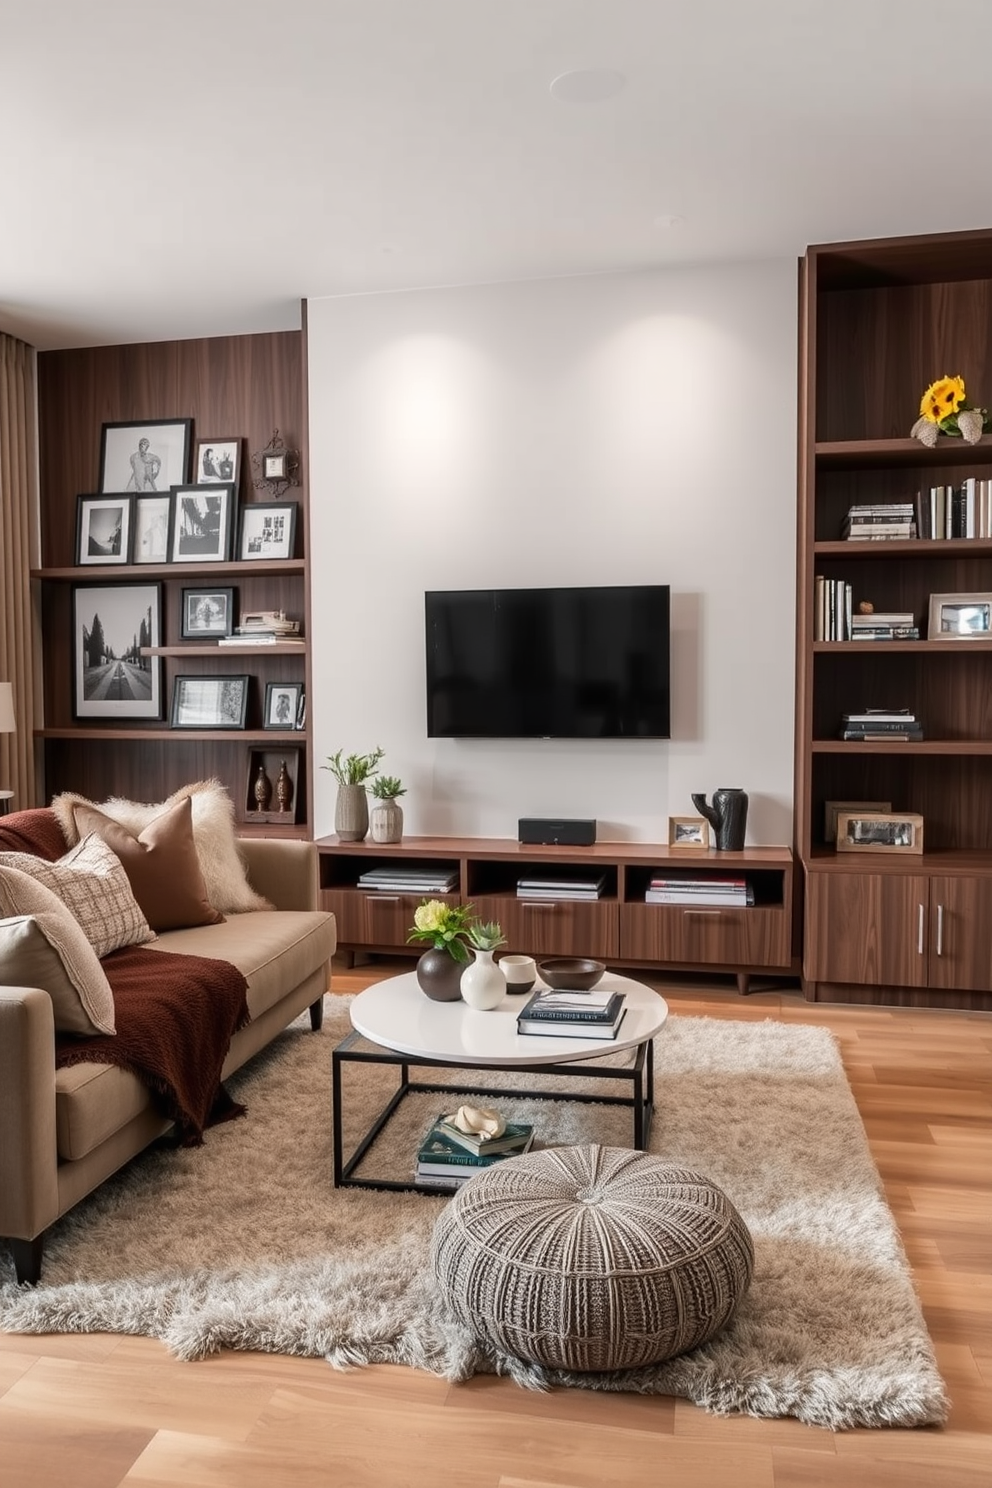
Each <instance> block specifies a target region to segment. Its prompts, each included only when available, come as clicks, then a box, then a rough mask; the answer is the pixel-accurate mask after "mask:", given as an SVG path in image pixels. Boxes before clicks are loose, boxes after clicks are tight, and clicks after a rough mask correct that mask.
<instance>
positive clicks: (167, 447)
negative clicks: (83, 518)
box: [100, 419, 193, 496]
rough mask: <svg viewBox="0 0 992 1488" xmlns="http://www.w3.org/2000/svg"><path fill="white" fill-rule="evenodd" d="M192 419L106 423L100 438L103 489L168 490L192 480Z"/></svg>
mask: <svg viewBox="0 0 992 1488" xmlns="http://www.w3.org/2000/svg"><path fill="white" fill-rule="evenodd" d="M192 433H193V420H192V419H130V420H128V421H127V422H126V423H122V424H104V425H103V431H102V434H101V438H100V491H101V494H103V493H105V492H108V491H128V492H133V493H134V494H135V495H136V496H140V495H142V493H145V494H147V493H149V492H154V491H160V492H165V491H168V490H169V489H170V487H172V486H178V485H182V483H183V482H184V481H187V480H189V445H190V438H191V436H192Z"/></svg>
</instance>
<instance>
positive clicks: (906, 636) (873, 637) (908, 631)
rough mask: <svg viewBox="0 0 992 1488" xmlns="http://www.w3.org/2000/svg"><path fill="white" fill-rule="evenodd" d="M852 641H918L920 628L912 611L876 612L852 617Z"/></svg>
mask: <svg viewBox="0 0 992 1488" xmlns="http://www.w3.org/2000/svg"><path fill="white" fill-rule="evenodd" d="M850 638H851V640H852V641H918V640H919V639H920V630H919V626H918V625H916V623H915V621H914V618H913V612H912V610H886V611H875V612H873V613H872V614H870V615H852V616H851V637H850Z"/></svg>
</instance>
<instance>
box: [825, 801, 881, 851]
mask: <svg viewBox="0 0 992 1488" xmlns="http://www.w3.org/2000/svg"><path fill="white" fill-rule="evenodd" d="M891 810H892V802H891V801H824V803H823V840H824V842H836V841H837V817H838V816H839V814H840V813H841V812H842V811H852V812H853V811H857V812H860V813H862V815H872V816H874V815H876V814H880V815H883V816H884V815H885V813H886V812H888V811H891Z"/></svg>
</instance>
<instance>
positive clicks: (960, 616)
mask: <svg viewBox="0 0 992 1488" xmlns="http://www.w3.org/2000/svg"><path fill="white" fill-rule="evenodd" d="M927 639H928V640H931V641H992V594H931V596H930V617H929V624H928V626H927Z"/></svg>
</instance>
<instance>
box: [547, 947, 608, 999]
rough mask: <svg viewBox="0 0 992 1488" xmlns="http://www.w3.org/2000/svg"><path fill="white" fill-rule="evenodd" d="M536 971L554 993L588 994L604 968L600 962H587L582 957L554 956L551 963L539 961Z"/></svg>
mask: <svg viewBox="0 0 992 1488" xmlns="http://www.w3.org/2000/svg"><path fill="white" fill-rule="evenodd" d="M537 969H538V971H539V972H540V973H541V979H542V981H545V982H547V984H548V986H549V987H554V988H555V990H556V991H573V992H588V991H590V989H591V988H593V987H595V985H596V983H597V982H598V981H599V979H600V977H601V976H602V975H603V972H604V971H605V970H606V967H605V966H604V965H603V963H602V961H589V960H587V959H586V958H585V957H582V956H556V957H555V959H554V960H553V961H539V962H538V963H537Z"/></svg>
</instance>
